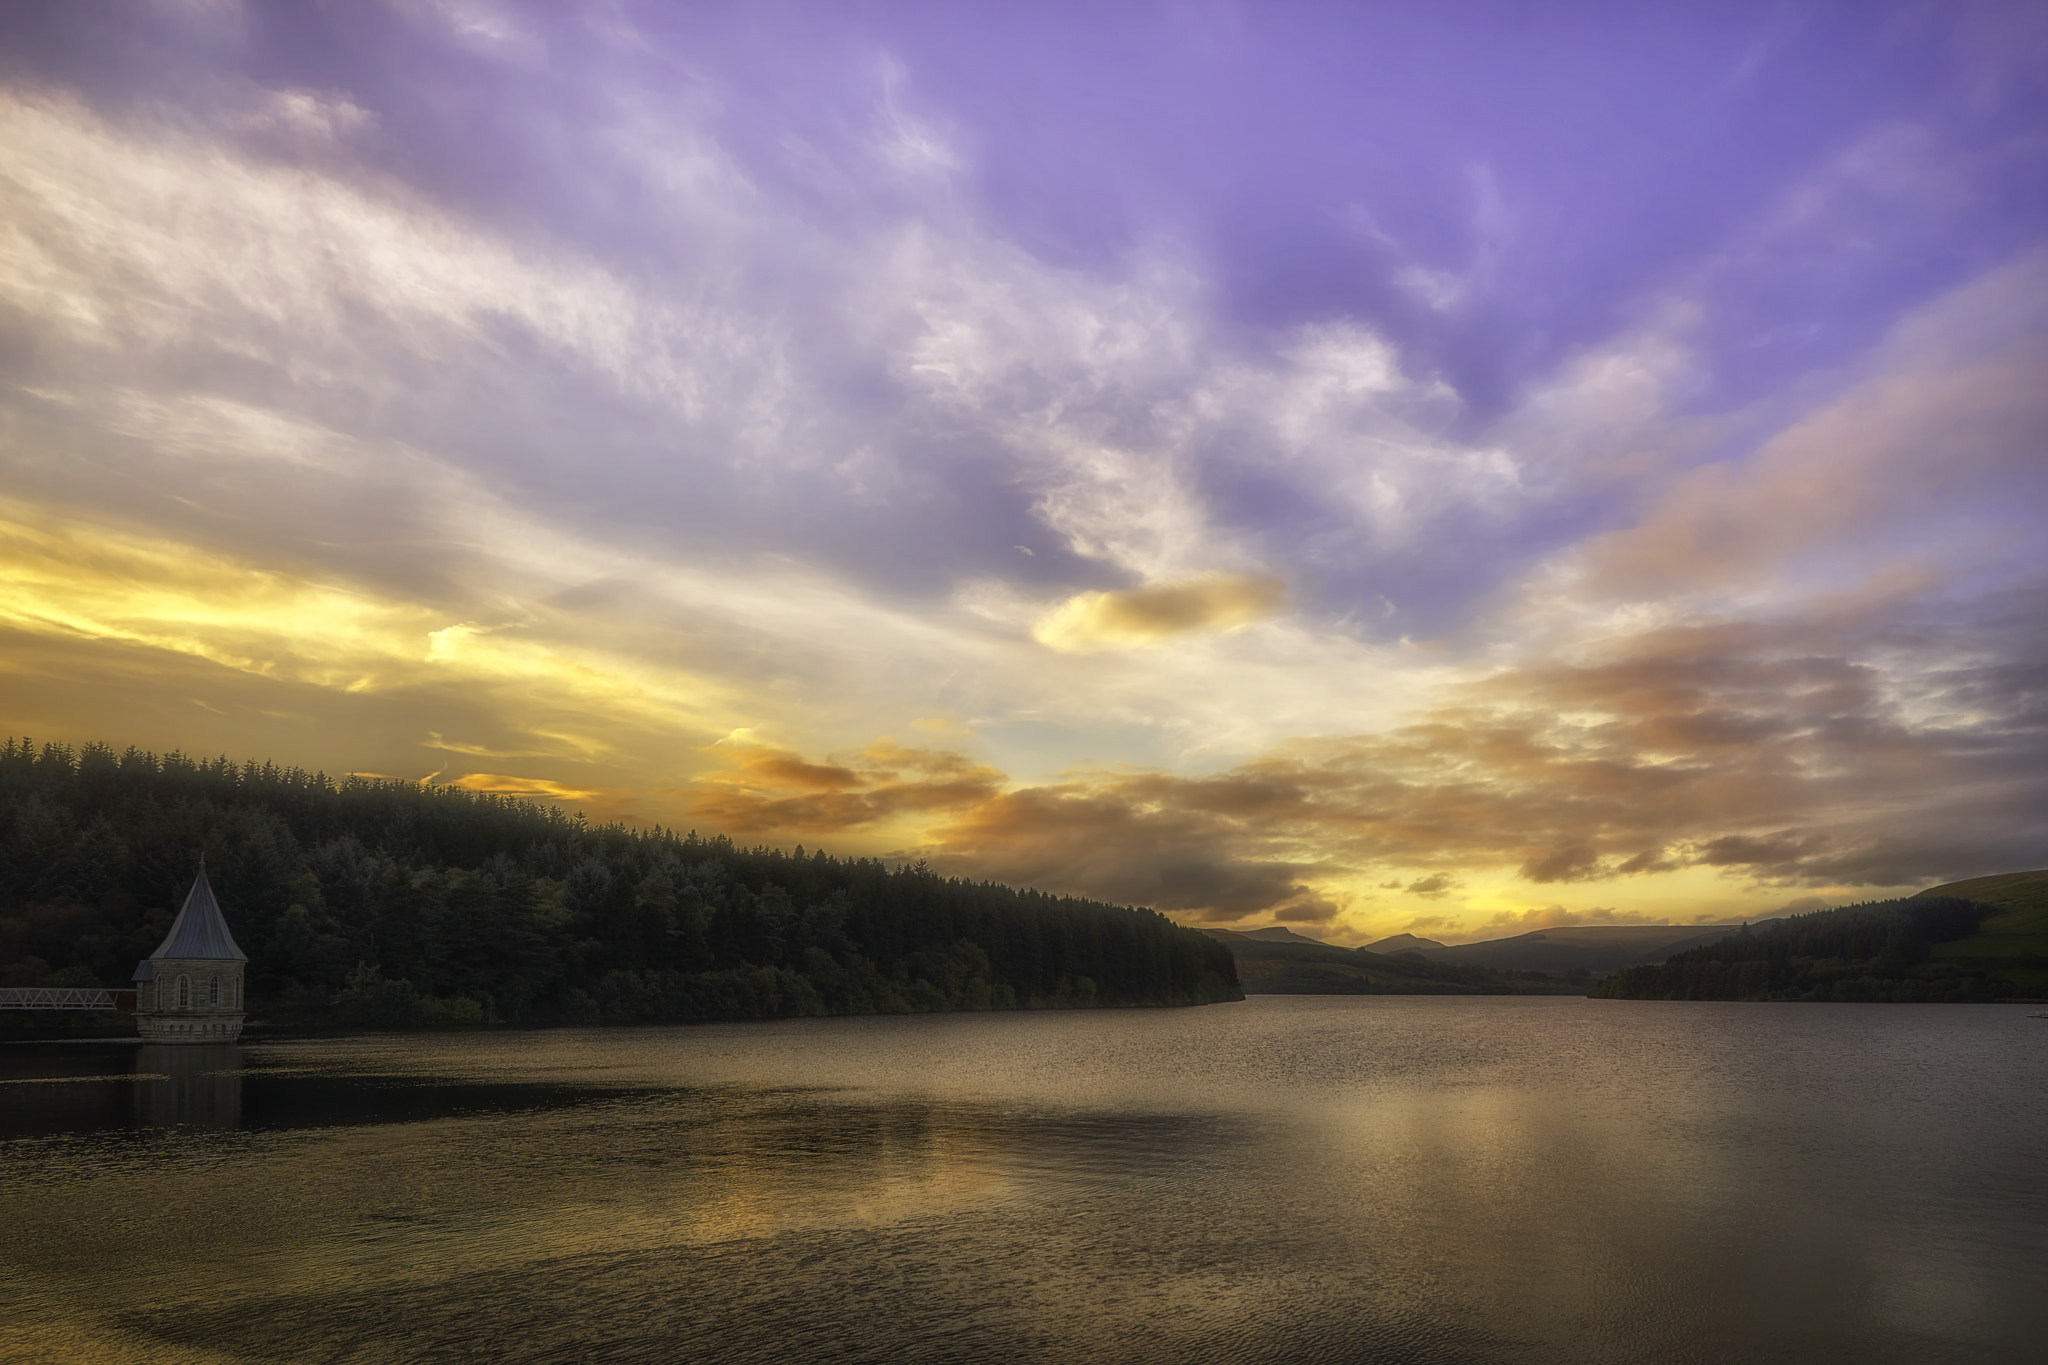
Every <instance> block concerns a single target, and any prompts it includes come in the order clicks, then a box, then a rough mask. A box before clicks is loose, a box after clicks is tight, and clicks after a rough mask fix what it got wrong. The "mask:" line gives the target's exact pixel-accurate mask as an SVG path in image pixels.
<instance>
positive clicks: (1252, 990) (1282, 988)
mask: <svg viewBox="0 0 2048 1365" xmlns="http://www.w3.org/2000/svg"><path fill="white" fill-rule="evenodd" d="M1206 932H1207V933H1208V934H1209V935H1210V936H1211V937H1212V938H1215V939H1217V940H1219V941H1221V942H1222V943H1224V944H1226V945H1228V947H1229V948H1230V952H1231V956H1232V957H1234V958H1236V959H1237V979H1238V982H1239V984H1240V985H1242V986H1243V987H1244V989H1245V991H1246V993H1247V994H1251V995H1527V994H1537V995H1581V994H1584V993H1585V989H1586V985H1587V984H1588V983H1587V981H1585V980H1581V981H1579V982H1578V983H1576V984H1573V983H1571V982H1569V981H1560V980H1555V979H1552V978H1550V977H1547V976H1544V975H1541V974H1540V973H1535V972H1504V971H1495V970H1493V969H1491V968H1487V967H1475V966H1467V965H1462V964H1457V963H1446V962H1431V961H1429V960H1428V959H1427V958H1424V957H1422V956H1420V955H1418V954H1413V953H1404V954H1402V955H1400V956H1398V957H1388V956H1385V955H1383V954H1380V953H1371V952H1367V951H1365V950H1364V949H1363V948H1339V947H1336V946H1335V945H1334V944H1328V943H1310V942H1306V941H1301V940H1295V941H1285V940H1276V939H1270V938H1258V937H1253V936H1252V935H1249V934H1242V933H1233V932H1231V931H1230V930H1228V929H1210V930H1207V931H1206Z"/></svg>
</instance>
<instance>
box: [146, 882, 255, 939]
mask: <svg viewBox="0 0 2048 1365" xmlns="http://www.w3.org/2000/svg"><path fill="white" fill-rule="evenodd" d="M150 957H151V958H153V959H154V958H166V957H196V958H211V959H214V960H216V961H222V962H247V961H248V960H249V955H248V954H247V953H245V952H243V951H242V950H241V949H240V948H238V947H236V946H235V936H234V935H233V934H231V933H229V932H228V922H227V921H226V920H224V919H222V918H221V914H220V906H219V904H217V903H216V902H215V901H214V899H213V888H212V887H210V886H208V885H207V884H206V860H205V859H204V858H201V859H200V860H199V875H198V876H197V877H196V878H194V879H193V881H192V889H191V891H189V892H187V893H186V896H185V904H184V907H183V908H182V909H180V910H179V911H178V917H177V918H176V919H174V920H172V921H171V932H169V933H168V934H165V935H164V941H163V944H162V946H160V947H159V948H158V949H157V950H156V951H155V952H153V953H151V954H150Z"/></svg>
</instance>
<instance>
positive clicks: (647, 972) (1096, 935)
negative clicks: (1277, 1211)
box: [0, 739, 1242, 1026]
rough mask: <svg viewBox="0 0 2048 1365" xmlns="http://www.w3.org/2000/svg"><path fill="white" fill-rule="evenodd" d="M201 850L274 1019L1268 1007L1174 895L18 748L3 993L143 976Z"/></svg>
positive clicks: (272, 775)
mask: <svg viewBox="0 0 2048 1365" xmlns="http://www.w3.org/2000/svg"><path fill="white" fill-rule="evenodd" d="M201 853H204V854H205V857H206V868H207V875H208V878H209V880H210V881H211V883H212V885H213V888H214V891H215V893H216V895H217V896H218V897H219V900H220V903H221V906H222V908H223V910H224V912H225V913H226V915H227V917H228V922H229V926H230V927H231V928H232V929H233V931H234V934H235V937H236V939H237V941H238V942H239V943H240V944H241V946H242V949H243V951H245V952H246V953H248V955H249V972H248V998H249V1002H250V1012H251V1014H252V1016H253V1017H254V1018H255V1019H258V1020H262V1019H269V1020H272V1021H276V1022H285V1023H292V1024H297V1025H301V1026H303V1025H313V1024H318V1023H322V1022H332V1023H335V1024H346V1025H386V1026H404V1025H415V1024H459V1023H482V1022H490V1021H493V1020H503V1021H505V1022H508V1023H521V1022H577V1023H596V1022H605V1023H639V1022H652V1021H663V1020H687V1019H761V1018H775V1017H783V1016H791V1015H807V1014H808V1015H820V1014H861V1013H901V1012H923V1011H941V1010H985V1009H1014V1008H1049V1007H1071V1006H1124V1005H1191V1004H1203V1003H1208V1002H1212V1001H1219V1000H1234V999H1240V998H1242V995H1241V992H1240V991H1239V989H1238V983H1237V972H1236V967H1235V964H1234V963H1233V961H1232V959H1231V956H1230V953H1229V951H1228V950H1227V949H1226V948H1225V947H1224V946H1223V945H1222V944H1220V943H1217V942H1215V941H1214V940H1213V939H1211V938H1209V937H1207V936H1205V935H1203V934H1200V933H1198V932H1196V931H1194V930H1191V929H1185V928H1182V927H1180V926H1178V925H1175V924H1173V923H1172V922H1170V921H1169V920H1167V919H1166V918H1165V917H1164V916H1162V915H1159V914H1157V913H1155V912H1153V911H1149V910H1138V909H1129V908H1124V907H1118V906H1112V905H1104V904H1101V903H1098V902H1093V901H1084V900H1077V899H1073V898H1071V897H1060V896H1050V895H1045V894H1042V893H1039V892H1035V891H1019V890H1015V889H1012V888H1010V887H1005V886H997V885H994V884H991V883H985V882H983V883H975V882H966V881H959V880H954V879H949V878H945V877H941V876H939V875H937V874H936V873H934V872H932V871H930V870H929V869H928V868H926V867H925V866H924V865H923V864H918V865H915V866H896V867H891V866H889V865H886V864H884V863H883V862H880V861H877V860H874V859H866V858H855V859H839V858H831V857H827V856H826V855H825V854H824V853H822V852H814V853H808V854H807V853H805V851H804V850H803V849H802V848H801V847H799V848H797V849H796V850H795V851H794V852H793V853H784V852H782V851H780V850H777V849H769V848H740V847H738V846H736V845H735V844H733V843H732V841H730V840H729V839H726V838H724V837H714V838H699V837H698V836H697V835H695V834H694V833H692V834H676V833H673V832H670V831H665V830H660V829H654V830H640V829H632V828H628V827H625V826H622V825H604V826H591V825H588V824H586V823H585V822H584V821H583V820H582V819H581V817H579V816H572V815H569V814H567V813H565V812H563V811H561V810H558V809H556V808H554V807H551V806H546V805H541V804H538V803H534V802H529V801H519V800H511V799H507V798H503V797H496V796H489V795H480V794H476V793H472V792H468V791H464V790H461V789H458V788H450V787H428V786H422V785H420V784H418V783H413V782H403V781H388V780H377V779H366V778H360V777H348V778H343V779H341V780H339V781H335V780H330V779H329V778H328V777H327V776H326V775H325V774H322V773H307V772H302V771H299V770H297V769H289V768H287V769H280V768H277V767H275V766H273V765H271V764H268V763H264V764H258V763H254V762H249V763H243V764H241V765H236V764H234V763H231V762H229V761H228V760H227V759H225V758H221V759H214V760H194V759H191V758H188V757H186V756H184V755H182V754H178V753H172V754H169V755H165V756H163V757H161V758H160V757H158V756H156V755H154V754H150V753H146V752H143V751H140V750H137V749H132V748H131V749H129V750H127V751H126V752H124V753H119V754H117V753H115V752H114V751H113V750H112V749H111V748H109V747H107V746H104V745H97V744H94V745H87V746H85V747H84V748H83V749H80V750H78V751H76V752H74V751H72V750H71V749H69V748H66V747H64V746H61V745H43V746H41V747H40V748H38V747H36V746H33V745H31V744H30V743H28V742H27V741H15V740H11V739H10V740H8V741H7V742H6V744H5V745H4V746H0V985H104V986H117V987H119V986H125V985H126V984H127V982H128V979H129V976H130V973H131V972H132V971H133V969H134V966H135V963H136V962H137V961H138V960H139V959H141V958H143V957H146V956H147V955H148V954H149V953H150V952H151V951H152V950H153V949H154V948H155V947H156V946H157V944H158V942H160V941H161V939H162V937H163V935H164V933H165V931H166V929H167V928H168V927H169V924H170V920H171V915H172V913H173V912H174V910H175V909H176V907H177V905H178V904H179V903H180V901H181V900H182V899H183V897H184V894H185V892H186V890H187V888H188V887H189V886H190V885H191V882H192V876H193V871H194V869H195V868H196V866H197V864H198V860H199V856H200V854H201ZM19 1018H20V1017H19V1016H15V1019H16V1021H17V1023H18V1022H19Z"/></svg>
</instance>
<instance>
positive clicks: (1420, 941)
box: [1360, 934, 1444, 957]
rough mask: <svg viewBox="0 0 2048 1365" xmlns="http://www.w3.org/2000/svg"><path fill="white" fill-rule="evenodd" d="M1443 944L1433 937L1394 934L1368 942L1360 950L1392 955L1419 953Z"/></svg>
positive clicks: (1387, 955)
mask: <svg viewBox="0 0 2048 1365" xmlns="http://www.w3.org/2000/svg"><path fill="white" fill-rule="evenodd" d="M1443 946H1444V945H1443V944H1441V943H1439V942H1437V941H1436V940H1435V939H1433V938H1417V937H1415V935H1413V934H1395V935H1394V936H1393V937H1392V938H1383V939H1381V940H1379V941H1378V942H1377V943H1368V944H1366V945H1365V947H1364V948H1363V949H1361V950H1360V951H1362V952H1367V953H1379V954H1381V955H1383V956H1386V957H1392V956H1394V955H1395V954H1396V953H1419V952H1422V951H1423V950H1424V949H1427V948H1441V947H1443Z"/></svg>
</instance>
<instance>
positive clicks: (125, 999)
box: [0, 986, 135, 1014]
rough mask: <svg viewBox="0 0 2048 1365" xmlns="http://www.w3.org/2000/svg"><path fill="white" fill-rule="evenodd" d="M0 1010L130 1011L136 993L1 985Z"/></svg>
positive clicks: (99, 989)
mask: <svg viewBox="0 0 2048 1365" xmlns="http://www.w3.org/2000/svg"><path fill="white" fill-rule="evenodd" d="M0 1010H123V1011H126V1012H127V1013H129V1014H133V1013H134V1012H135V992H134V991H109V990H103V989H101V988H100V987H98V986H0Z"/></svg>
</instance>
